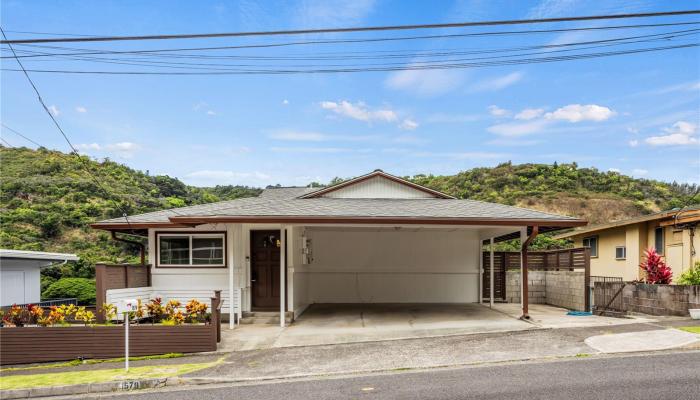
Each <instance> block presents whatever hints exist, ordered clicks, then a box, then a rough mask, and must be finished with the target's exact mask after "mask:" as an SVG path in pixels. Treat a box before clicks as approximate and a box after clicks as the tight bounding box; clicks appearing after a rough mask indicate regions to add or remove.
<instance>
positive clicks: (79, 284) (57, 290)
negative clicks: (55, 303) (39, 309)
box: [42, 278, 96, 305]
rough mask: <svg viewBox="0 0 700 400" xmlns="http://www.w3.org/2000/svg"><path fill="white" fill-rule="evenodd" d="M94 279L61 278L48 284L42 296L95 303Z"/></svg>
mask: <svg viewBox="0 0 700 400" xmlns="http://www.w3.org/2000/svg"><path fill="white" fill-rule="evenodd" d="M95 293H96V291H95V280H94V279H87V278H61V279H59V280H57V281H56V282H54V283H52V284H51V285H49V287H48V288H47V289H46V291H45V292H44V293H42V297H43V298H45V299H61V298H72V297H75V298H77V299H78V303H79V304H85V305H93V304H95Z"/></svg>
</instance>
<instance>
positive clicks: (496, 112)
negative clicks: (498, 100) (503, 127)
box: [488, 105, 510, 117]
mask: <svg viewBox="0 0 700 400" xmlns="http://www.w3.org/2000/svg"><path fill="white" fill-rule="evenodd" d="M488 110H489V114H491V115H493V116H494V117H505V116H508V115H510V111H508V110H506V109H504V108H501V107H499V106H496V105H491V106H488Z"/></svg>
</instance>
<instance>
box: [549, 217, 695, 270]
mask: <svg viewBox="0 0 700 400" xmlns="http://www.w3.org/2000/svg"><path fill="white" fill-rule="evenodd" d="M698 222H700V207H698V206H693V207H686V208H683V209H673V210H668V211H662V212H658V213H654V214H650V215H643V216H640V217H635V218H630V219H626V220H622V221H615V222H609V223H605V224H600V225H593V226H587V227H585V228H577V229H574V230H573V231H571V232H567V233H564V234H561V235H558V236H556V237H557V238H559V239H572V240H573V241H574V246H576V247H579V246H583V247H590V248H591V275H598V276H617V277H622V279H624V280H625V281H631V280H635V279H639V278H640V277H641V275H640V274H641V269H640V268H639V264H640V263H642V262H643V261H644V251H645V250H646V249H648V248H650V247H653V248H654V249H656V252H657V253H659V254H660V255H662V256H663V258H664V259H665V261H666V263H667V264H668V265H669V266H670V267H671V269H672V271H673V277H674V279H676V278H678V277H680V275H681V274H682V273H683V272H685V271H686V270H688V268H690V267H691V266H692V265H693V264H694V263H695V262H696V261H699V260H700V257H698V255H697V250H696V249H698V248H700V238H698V236H697V235H696V234H695V233H696V229H697V224H698Z"/></svg>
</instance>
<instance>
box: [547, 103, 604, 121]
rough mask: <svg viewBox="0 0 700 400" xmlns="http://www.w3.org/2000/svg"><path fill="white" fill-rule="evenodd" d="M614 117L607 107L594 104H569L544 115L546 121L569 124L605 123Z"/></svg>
mask: <svg viewBox="0 0 700 400" xmlns="http://www.w3.org/2000/svg"><path fill="white" fill-rule="evenodd" d="M614 115H615V112H614V111H613V110H611V109H609V108H608V107H604V106H599V105H596V104H586V105H581V104H569V105H567V106H564V107H561V108H559V109H557V110H555V111H553V112H549V113H547V114H545V115H544V117H545V118H547V119H552V120H564V121H569V122H580V121H598V122H599V121H605V120H608V119H610V118H611V117H612V116H614Z"/></svg>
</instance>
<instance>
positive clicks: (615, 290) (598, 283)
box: [591, 276, 625, 316]
mask: <svg viewBox="0 0 700 400" xmlns="http://www.w3.org/2000/svg"><path fill="white" fill-rule="evenodd" d="M591 285H592V286H593V312H594V313H595V314H598V315H604V314H606V315H611V316H616V315H619V314H622V313H624V311H625V308H624V306H623V304H622V289H623V288H624V287H625V282H623V281H622V277H616V276H591Z"/></svg>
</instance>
